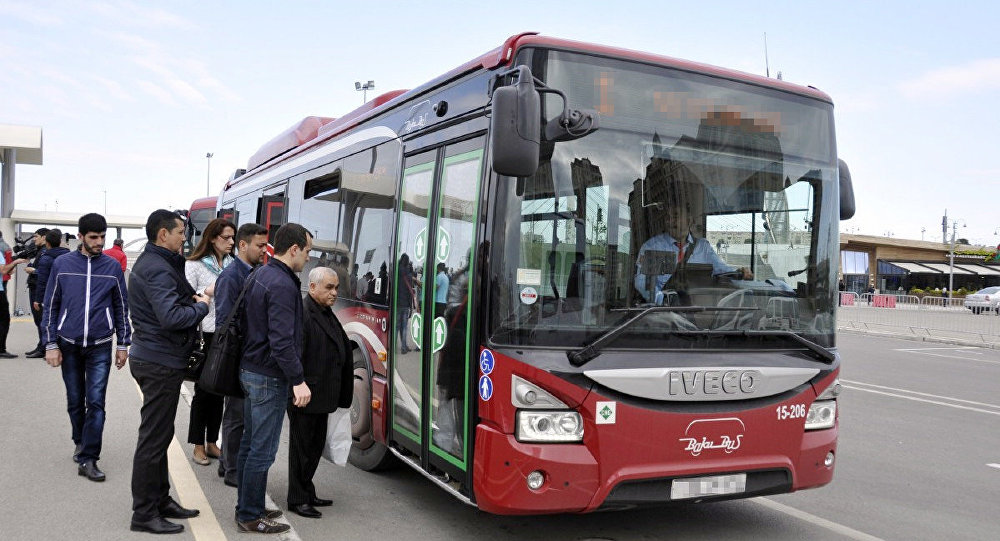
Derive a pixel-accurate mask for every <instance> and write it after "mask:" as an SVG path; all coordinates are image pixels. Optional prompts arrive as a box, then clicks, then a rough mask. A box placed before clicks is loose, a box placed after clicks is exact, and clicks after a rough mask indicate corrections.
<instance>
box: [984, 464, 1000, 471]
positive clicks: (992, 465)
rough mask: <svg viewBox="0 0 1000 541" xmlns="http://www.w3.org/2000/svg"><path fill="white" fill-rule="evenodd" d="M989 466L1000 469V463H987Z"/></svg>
mask: <svg viewBox="0 0 1000 541" xmlns="http://www.w3.org/2000/svg"><path fill="white" fill-rule="evenodd" d="M987 466H989V467H991V468H996V469H998V470H1000V464H987Z"/></svg>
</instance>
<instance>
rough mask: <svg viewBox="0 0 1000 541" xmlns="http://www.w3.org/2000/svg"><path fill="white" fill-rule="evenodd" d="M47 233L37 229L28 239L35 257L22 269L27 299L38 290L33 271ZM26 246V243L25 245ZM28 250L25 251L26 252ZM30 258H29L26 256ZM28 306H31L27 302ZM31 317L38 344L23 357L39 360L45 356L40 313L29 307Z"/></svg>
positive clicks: (41, 252)
mask: <svg viewBox="0 0 1000 541" xmlns="http://www.w3.org/2000/svg"><path fill="white" fill-rule="evenodd" d="M48 232H49V228H47V227H39V228H38V229H36V230H35V234H34V235H32V236H31V238H30V239H28V242H29V243H32V244H34V245H35V256H34V259H33V260H32V262H31V264H30V265H28V266H26V267H24V272H26V273H28V299H29V300H30V299H33V298H35V291H36V290H37V289H38V276H37V275H36V274H35V269H36V268H38V260H39V259H40V258H41V257H42V254H43V253H44V252H45V234H46V233H48ZM25 244H27V243H25ZM27 251H28V250H25V252H27ZM26 257H31V256H26ZM29 304H31V303H30V302H29ZM31 317H32V318H33V319H34V320H35V327H36V328H37V329H38V344H37V345H36V346H35V349H33V350H31V351H29V352H27V353H25V354H24V356H25V357H27V358H29V359H41V358H42V357H44V356H45V347H44V345H43V344H42V311H41V310H36V309H35V306H34V305H33V304H32V305H31Z"/></svg>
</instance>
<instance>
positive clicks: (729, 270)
mask: <svg viewBox="0 0 1000 541" xmlns="http://www.w3.org/2000/svg"><path fill="white" fill-rule="evenodd" d="M679 191H680V190H679V189H674V190H670V191H669V192H668V195H667V203H666V204H664V205H662V206H659V209H658V210H659V212H660V213H661V215H660V216H661V217H662V218H663V220H664V222H665V229H666V231H664V232H663V233H660V234H659V235H655V236H653V237H651V238H650V239H649V240H647V241H646V242H644V243H643V245H642V247H641V248H639V257H638V258H637V259H636V268H635V282H634V283H635V288H636V290H638V291H639V293H640V294H641V295H642V297H643V298H644V299H645V300H646V302H651V303H653V304H655V305H657V306H659V305H662V304H664V293H665V290H666V289H667V287H666V286H667V282H669V281H670V278H671V276H672V273H669V272H668V273H663V274H657V275H650V277H652V278H654V279H655V280H656V282H655V287H654V288H653V289H652V292H651V291H650V288H649V286H648V284H647V283H646V280H647V275H646V274H644V273H643V258H644V256H645V255H646V252H651V253H659V254H665V256H666V257H667V258H669V259H671V261H670V262H667V263H668V264H667V265H664V267H665V268H671V269H676V268H677V267H678V266H680V267H683V266H685V265H690V264H700V265H711V266H712V276H718V275H720V274H736V275H738V276H739V277H740V278H742V279H743V280H752V279H753V273H752V272H750V269H748V268H746V267H736V266H733V265H727V264H726V262H725V261H723V260H722V258H720V257H719V255H718V254H717V253H715V250H714V249H713V248H712V243H710V242H709V241H708V239H705V238H700V237H696V236H695V234H694V232H693V230H694V229H695V222H694V221H693V216H692V213H691V208H690V202H689V201H688V199H687V198H685V197H684V196H683V195H682V194H680V193H677V192H679ZM647 263H649V262H647ZM668 300H669V299H668ZM668 304H669V302H668Z"/></svg>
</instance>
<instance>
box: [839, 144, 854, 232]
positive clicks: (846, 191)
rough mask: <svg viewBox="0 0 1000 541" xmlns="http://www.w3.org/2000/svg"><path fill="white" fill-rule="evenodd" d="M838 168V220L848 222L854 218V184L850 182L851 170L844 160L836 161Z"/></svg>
mask: <svg viewBox="0 0 1000 541" xmlns="http://www.w3.org/2000/svg"><path fill="white" fill-rule="evenodd" d="M837 163H838V165H839V166H840V167H838V169H839V170H840V219H841V220H850V219H851V218H853V217H854V211H855V207H854V183H853V182H852V181H851V170H850V169H848V168H847V164H846V163H845V162H844V160H839V159H838V160H837Z"/></svg>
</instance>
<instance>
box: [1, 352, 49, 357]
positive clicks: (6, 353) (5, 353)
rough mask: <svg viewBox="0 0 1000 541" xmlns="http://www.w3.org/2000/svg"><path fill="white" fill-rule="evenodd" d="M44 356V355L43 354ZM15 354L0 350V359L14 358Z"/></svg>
mask: <svg viewBox="0 0 1000 541" xmlns="http://www.w3.org/2000/svg"><path fill="white" fill-rule="evenodd" d="M43 356H44V355H43ZM16 358H17V355H15V354H13V353H10V352H8V351H0V359H16Z"/></svg>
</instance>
